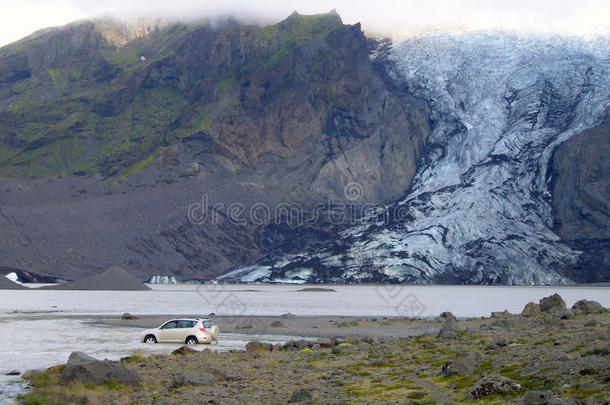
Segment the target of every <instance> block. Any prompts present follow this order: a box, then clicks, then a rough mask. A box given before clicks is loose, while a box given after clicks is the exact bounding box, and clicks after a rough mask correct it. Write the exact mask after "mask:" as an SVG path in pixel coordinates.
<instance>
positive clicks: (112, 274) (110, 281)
mask: <svg viewBox="0 0 610 405" xmlns="http://www.w3.org/2000/svg"><path fill="white" fill-rule="evenodd" d="M41 288H43V289H49V290H120V291H140V290H150V288H149V287H148V286H146V285H145V284H144V283H142V282H141V281H139V280H136V279H135V278H134V277H133V276H132V275H131V274H129V273H128V272H127V271H126V270H124V269H122V268H120V267H111V268H109V269H108V270H106V271H104V272H103V273H100V274H96V275H95V276H91V277H87V278H83V279H81V280H76V281H72V282H70V283H62V284H57V285H53V286H47V287H41Z"/></svg>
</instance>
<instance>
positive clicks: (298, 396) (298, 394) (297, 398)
mask: <svg viewBox="0 0 610 405" xmlns="http://www.w3.org/2000/svg"><path fill="white" fill-rule="evenodd" d="M311 399H312V395H311V393H310V392H309V390H306V389H303V388H297V389H296V390H294V391H293V392H292V395H291V396H290V399H289V400H288V402H290V403H301V402H306V401H311Z"/></svg>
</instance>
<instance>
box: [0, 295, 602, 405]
mask: <svg viewBox="0 0 610 405" xmlns="http://www.w3.org/2000/svg"><path fill="white" fill-rule="evenodd" d="M151 287H152V288H153V290H151V291H135V292H134V291H52V290H51V291H50V290H38V291H37V290H35V289H31V290H0V342H2V343H1V344H0V391H2V392H3V393H1V394H0V403H3V404H4V403H10V402H11V401H13V400H14V397H15V396H16V395H17V394H18V393H20V392H23V390H24V389H25V384H24V383H23V382H22V380H21V378H20V377H9V376H6V375H5V374H6V373H7V372H9V371H11V370H18V371H20V372H23V371H25V370H28V369H32V368H41V367H48V366H52V365H55V364H59V363H65V362H66V360H67V358H68V356H69V354H70V353H71V352H72V351H75V350H80V351H84V352H86V353H88V354H90V355H92V356H94V357H97V358H109V359H119V358H120V357H123V356H127V355H130V354H132V353H134V352H142V353H148V352H156V353H168V352H170V351H171V350H173V349H174V348H176V347H177V345H165V344H159V345H144V344H143V343H140V342H139V338H140V332H141V329H138V328H129V327H109V326H103V325H99V324H97V323H95V322H93V321H94V318H99V317H100V316H105V315H108V316H113V317H116V316H117V315H120V314H122V313H124V312H129V313H132V314H136V315H138V314H139V315H153V314H180V313H185V314H196V313H200V314H201V315H202V316H204V315H207V314H209V313H210V312H214V313H216V314H217V315H241V316H244V315H281V314H284V313H287V312H291V313H293V314H296V315H301V316H313V315H344V316H413V317H433V316H437V315H438V314H439V313H441V312H443V311H451V312H453V313H454V314H455V315H456V316H458V317H477V316H482V315H487V316H488V315H489V314H490V312H491V311H502V310H505V309H507V310H509V311H510V312H512V313H519V312H520V311H521V309H522V308H523V306H524V305H525V304H526V303H528V302H530V301H536V302H537V301H538V300H539V299H540V298H542V297H544V296H548V295H551V294H553V293H556V292H557V293H559V294H560V295H561V296H562V297H563V298H564V300H565V301H566V303H567V304H568V306H571V305H572V304H573V303H574V302H576V301H577V300H579V299H583V298H586V299H591V300H595V301H598V302H600V303H601V304H602V305H604V306H606V307H610V288H607V287H580V286H578V287H461V286H460V287H458V286H374V285H364V286H363V285H358V286H334V285H333V286H323V287H324V288H327V289H332V290H334V291H299V290H301V289H303V288H308V287H316V288H317V287H320V286H304V285H222V286H217V285H201V286H198V285H163V286H161V285H159V286H151ZM258 338H259V339H261V340H266V341H269V342H282V341H285V340H287V339H288V337H286V336H259V337H258ZM248 341H249V337H248V336H247V335H240V334H226V333H225V334H222V335H221V339H220V343H219V344H218V345H210V346H209V347H210V348H211V349H212V350H228V349H239V348H243V347H244V346H245V344H246V343H247V342H248ZM201 349H203V347H201Z"/></svg>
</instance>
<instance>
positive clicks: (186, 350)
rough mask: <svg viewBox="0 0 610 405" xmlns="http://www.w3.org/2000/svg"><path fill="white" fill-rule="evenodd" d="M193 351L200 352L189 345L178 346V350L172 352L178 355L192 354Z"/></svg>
mask: <svg viewBox="0 0 610 405" xmlns="http://www.w3.org/2000/svg"><path fill="white" fill-rule="evenodd" d="M192 353H198V351H197V350H195V349H193V348H192V347H191V346H189V345H183V346H181V347H179V348H177V349H176V350H174V351H173V352H172V354H173V355H174V356H178V355H185V354H192Z"/></svg>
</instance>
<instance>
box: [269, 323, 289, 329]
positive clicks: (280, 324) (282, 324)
mask: <svg viewBox="0 0 610 405" xmlns="http://www.w3.org/2000/svg"><path fill="white" fill-rule="evenodd" d="M285 326H286V325H284V322H282V321H273V322H271V327H272V328H283V327H285Z"/></svg>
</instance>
